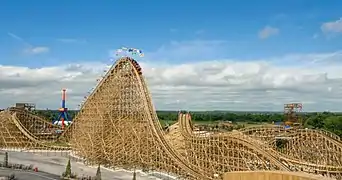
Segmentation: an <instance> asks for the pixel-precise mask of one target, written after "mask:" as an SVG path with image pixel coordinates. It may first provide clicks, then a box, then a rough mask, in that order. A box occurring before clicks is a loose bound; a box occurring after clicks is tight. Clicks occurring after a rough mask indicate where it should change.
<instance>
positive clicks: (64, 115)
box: [53, 89, 72, 130]
mask: <svg viewBox="0 0 342 180" xmlns="http://www.w3.org/2000/svg"><path fill="white" fill-rule="evenodd" d="M65 100H66V89H62V107H61V108H59V109H58V111H59V115H58V118H57V119H56V120H55V121H54V122H53V124H57V125H61V126H62V130H64V128H65V125H69V124H71V122H72V119H71V117H70V116H69V114H68V108H66V107H65Z"/></svg>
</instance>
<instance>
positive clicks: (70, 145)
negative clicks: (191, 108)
mask: <svg viewBox="0 0 342 180" xmlns="http://www.w3.org/2000/svg"><path fill="white" fill-rule="evenodd" d="M29 107H31V108H34V107H33V106H29ZM299 108H301V105H300V104H295V105H294V104H292V106H291V105H287V106H286V107H284V110H286V112H287V113H288V116H289V119H294V120H293V121H291V120H289V121H288V122H287V123H288V124H289V125H291V126H290V127H284V126H279V125H260V126H252V127H247V128H243V129H239V130H235V131H231V132H205V131H198V130H197V129H195V128H194V125H193V124H192V120H191V115H190V113H179V116H178V122H177V123H175V124H174V125H172V126H170V127H169V128H168V129H167V131H165V130H164V129H163V128H162V126H161V124H160V122H159V120H158V117H157V114H156V111H155V108H154V106H153V104H152V99H151V95H150V93H149V90H148V88H147V86H146V82H145V80H144V77H143V74H142V69H141V67H140V65H139V64H138V63H137V62H136V61H135V60H134V59H132V58H128V57H124V58H120V59H119V60H118V61H117V62H116V63H115V64H114V65H113V66H112V67H111V69H110V70H109V71H108V72H107V74H106V75H105V76H104V77H103V79H102V80H101V81H99V83H98V85H97V86H96V88H94V90H93V92H92V93H91V94H90V95H89V96H88V97H87V100H86V101H85V102H84V103H83V104H82V106H81V108H80V111H79V113H78V114H77V115H76V117H75V118H74V119H73V123H72V124H71V125H70V126H68V127H66V128H65V130H63V132H60V131H59V130H60V127H59V126H58V125H56V124H53V123H50V122H49V121H47V120H45V119H43V118H41V117H39V116H37V115H35V114H33V113H31V111H30V110H29V109H28V108H19V107H12V108H8V109H6V110H4V111H1V112H0V149H2V150H6V151H13V152H15V151H20V153H32V152H44V153H45V154H49V155H46V156H51V157H53V156H56V155H55V154H56V153H59V154H63V156H65V157H69V156H72V157H77V158H78V159H80V160H82V162H84V163H85V164H87V165H92V166H97V165H99V164H101V165H102V166H104V167H106V168H108V169H118V168H120V169H125V170H129V171H135V170H139V171H141V172H144V173H147V174H150V175H151V176H152V175H153V174H163V176H162V177H161V176H160V177H159V178H160V179H165V178H163V177H168V178H169V179H172V178H174V179H175V178H180V179H188V180H212V179H227V180H230V179H244V180H247V179H258V180H262V179H265V180H266V179H272V180H283V179H284V180H285V179H290V178H292V179H298V180H299V179H302V180H323V179H325V178H326V179H342V140H341V139H340V137H339V136H337V135H335V134H333V133H330V132H327V131H322V130H315V129H306V128H302V127H301V126H295V123H296V122H297V120H296V119H295V118H296V117H295V115H294V113H293V111H294V109H299ZM16 153H19V152H16ZM18 156H19V155H18ZM82 168H86V167H83V166H82ZM106 177H107V179H120V177H118V176H117V177H114V175H111V174H110V173H108V174H107V175H106ZM256 177H258V178H256ZM104 179H106V178H104ZM122 179H125V178H122ZM138 179H139V178H138ZM141 179H143V178H141Z"/></svg>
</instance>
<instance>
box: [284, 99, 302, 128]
mask: <svg viewBox="0 0 342 180" xmlns="http://www.w3.org/2000/svg"><path fill="white" fill-rule="evenodd" d="M302 108H303V105H302V103H291V104H284V115H285V125H290V126H292V125H300V124H301V119H300V117H299V115H298V113H300V112H301V111H302Z"/></svg>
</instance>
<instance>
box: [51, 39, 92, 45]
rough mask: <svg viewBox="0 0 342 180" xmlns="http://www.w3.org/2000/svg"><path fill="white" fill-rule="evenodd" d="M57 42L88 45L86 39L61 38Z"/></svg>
mask: <svg viewBox="0 0 342 180" xmlns="http://www.w3.org/2000/svg"><path fill="white" fill-rule="evenodd" d="M57 41H58V42H62V43H80V44H84V43H87V41H86V40H85V39H73V38H60V39H57Z"/></svg>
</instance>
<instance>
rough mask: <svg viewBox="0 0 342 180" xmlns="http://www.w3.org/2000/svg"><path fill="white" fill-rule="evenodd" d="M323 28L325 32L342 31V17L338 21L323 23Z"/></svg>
mask: <svg viewBox="0 0 342 180" xmlns="http://www.w3.org/2000/svg"><path fill="white" fill-rule="evenodd" d="M321 30H322V31H323V32H324V33H342V18H340V19H339V20H336V21H330V22H325V23H323V24H322V26H321Z"/></svg>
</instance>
